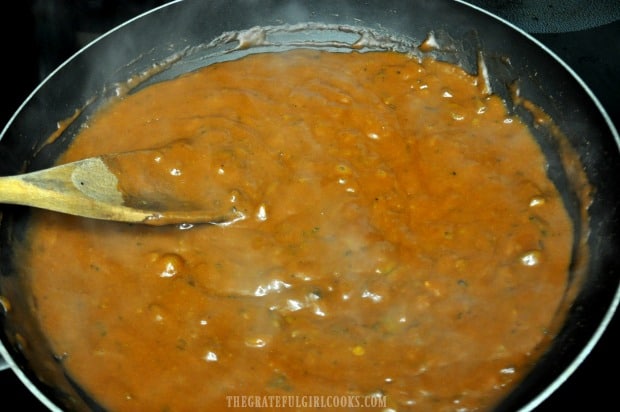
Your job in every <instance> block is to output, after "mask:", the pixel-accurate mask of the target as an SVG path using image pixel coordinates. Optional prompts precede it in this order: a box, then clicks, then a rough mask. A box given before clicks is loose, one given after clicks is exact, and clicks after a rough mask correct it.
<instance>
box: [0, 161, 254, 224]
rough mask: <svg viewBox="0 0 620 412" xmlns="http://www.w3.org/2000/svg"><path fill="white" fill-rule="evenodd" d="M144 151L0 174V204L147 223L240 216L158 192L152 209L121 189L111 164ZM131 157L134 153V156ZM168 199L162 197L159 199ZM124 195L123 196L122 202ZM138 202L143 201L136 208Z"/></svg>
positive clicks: (240, 216) (225, 219)
mask: <svg viewBox="0 0 620 412" xmlns="http://www.w3.org/2000/svg"><path fill="white" fill-rule="evenodd" d="M144 153H145V151H137V152H127V153H119V154H107V155H102V156H97V157H91V158H87V159H84V160H79V161H76V162H72V163H67V164H63V165H60V166H55V167H52V168H49V169H44V170H40V171H35V172H30V173H25V174H21V175H16V176H4V177H0V203H8V204H17V205H24V206H31V207H36V208H42V209H48V210H53V211H56V212H62V213H67V214H71V215H77V216H83V217H87V218H93V219H102V220H112V221H118V222H130V223H142V224H147V225H153V226H162V225H169V224H183V223H187V224H195V223H207V224H218V225H226V224H230V223H233V222H235V221H237V220H242V219H244V217H245V216H244V215H243V214H242V213H240V212H238V211H236V210H235V209H234V208H232V209H231V210H230V211H228V212H222V211H218V212H216V211H213V210H203V209H201V208H196V209H191V208H187V207H184V208H180V206H179V205H182V204H183V202H181V201H179V200H178V199H173V200H174V201H172V200H171V199H170V198H169V197H168V198H166V197H164V200H163V201H162V200H161V199H159V200H158V201H157V208H156V209H154V210H151V209H150V208H149V207H148V205H150V204H153V202H152V199H144V201H142V200H141V199H140V195H139V194H138V195H136V194H134V193H132V194H127V193H123V192H122V191H121V190H120V188H119V176H117V174H115V173H114V171H115V170H118V168H116V167H111V165H117V164H119V163H120V164H122V162H131V161H132V158H134V157H135V156H144ZM136 158H137V157H136ZM165 199H168V200H165ZM128 200H129V201H128ZM139 205H147V206H146V207H145V208H142V207H141V206H139Z"/></svg>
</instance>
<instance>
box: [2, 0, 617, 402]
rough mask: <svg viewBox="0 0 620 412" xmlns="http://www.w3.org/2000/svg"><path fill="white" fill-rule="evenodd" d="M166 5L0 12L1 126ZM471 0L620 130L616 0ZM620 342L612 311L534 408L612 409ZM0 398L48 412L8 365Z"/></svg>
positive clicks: (63, 4)
mask: <svg viewBox="0 0 620 412" xmlns="http://www.w3.org/2000/svg"><path fill="white" fill-rule="evenodd" d="M163 3H164V2H163V1H157V0H132V1H130V0H126V1H123V0H108V1H106V0H98V1H97V0H94V1H80V0H64V1H52V2H50V1H48V0H27V1H20V2H16V3H15V4H14V6H13V7H14V9H13V10H12V11H11V12H8V11H5V12H4V13H3V14H2V15H1V17H0V19H1V20H0V30H1V34H2V39H4V41H3V47H4V49H3V51H4V57H5V60H4V64H3V70H4V73H5V79H6V78H8V79H10V80H9V81H8V82H6V83H8V84H5V85H4V86H3V93H2V94H3V102H2V104H1V105H0V124H1V125H2V126H3V125H4V124H6V122H7V121H8V120H9V118H10V116H11V115H12V113H13V112H14V111H15V110H16V109H17V107H18V106H19V105H20V104H21V102H22V101H23V100H24V99H25V98H26V97H27V96H28V94H30V93H31V92H32V90H33V89H34V88H35V87H36V85H37V84H38V83H39V82H40V81H41V79H42V78H44V77H45V76H46V75H47V73H49V72H50V71H51V70H53V69H54V68H55V67H56V66H58V65H59V64H60V63H62V62H63V61H64V60H65V59H66V58H67V57H69V56H70V55H71V54H73V53H74V52H75V51H76V50H78V49H79V47H80V46H81V43H83V42H84V41H88V40H89V39H90V38H92V36H93V34H96V33H103V32H105V31H107V30H108V29H110V28H112V27H114V26H116V25H117V24H119V23H121V22H123V21H125V20H126V19H128V18H130V17H133V16H135V15H137V14H139V13H140V12H142V11H145V10H148V9H150V8H152V7H154V6H157V5H159V4H163ZM471 3H474V4H477V5H479V6H481V7H484V8H487V9H488V10H490V11H492V12H494V13H496V14H498V15H500V16H502V17H505V18H506V19H507V20H509V21H512V22H513V23H515V24H517V25H519V26H520V27H523V28H524V30H526V31H529V32H530V34H532V35H533V36H534V37H536V38H537V39H538V40H540V41H541V42H542V43H543V44H545V45H546V46H547V47H548V48H550V49H551V50H552V51H553V52H555V53H556V54H557V55H558V56H559V57H560V58H562V59H563V60H564V61H565V62H566V63H568V65H569V66H571V67H572V68H573V69H574V71H575V72H576V73H577V74H578V75H579V76H580V77H581V78H582V79H583V80H584V81H585V83H586V84H587V85H588V86H589V87H590V88H591V89H592V91H593V92H594V94H595V95H596V96H597V97H598V99H599V100H600V101H601V103H602V104H603V107H605V109H606V110H607V112H608V114H609V115H610V117H611V119H612V121H613V122H614V123H615V125H616V127H617V128H620V99H619V98H618V96H620V3H618V1H617V0H597V1H594V2H583V1H581V2H579V1H571V0H561V1H553V0H546V1H543V0H520V1H501V0H473V1H471ZM578 3H581V4H584V3H585V4H588V7H587V8H585V9H578V7H581V6H577V5H576V4H578ZM591 6H592V7H591ZM571 7H572V8H571ZM7 57H8V58H7ZM7 61H8V63H7ZM7 73H8V77H7ZM616 178H618V177H616ZM618 348H620V314H616V316H615V317H614V319H613V320H612V322H611V324H610V325H609V327H608V329H607V331H606V332H605V333H604V335H603V337H602V338H601V340H600V341H599V343H598V344H597V345H596V347H595V348H594V350H593V352H592V353H591V354H590V355H589V356H588V357H587V358H586V360H585V361H584V362H583V364H582V365H581V367H580V368H579V369H577V371H576V372H575V373H574V374H573V375H572V376H571V377H570V378H569V379H568V381H567V382H565V383H564V384H563V385H562V386H561V387H560V388H559V389H558V390H557V391H556V392H555V393H554V394H552V395H551V397H550V398H549V399H547V400H546V401H545V402H544V403H543V404H542V405H541V406H540V407H539V408H538V409H537V410H538V411H543V412H548V411H566V410H609V407H610V405H616V404H617V402H618V394H617V393H618V387H617V380H614V379H608V376H611V377H614V376H615V375H614V374H615V372H616V370H617V369H618V366H620V364H619V359H620V358H619V356H618ZM0 396H1V397H0V402H1V403H0V410H3V411H29V412H44V411H47V409H46V408H45V407H44V406H43V405H42V404H41V403H40V402H39V401H38V400H37V399H36V398H35V397H34V396H33V395H32V394H31V393H30V392H29V391H28V390H27V389H26V388H25V386H24V385H23V384H22V383H21V382H20V381H19V380H18V378H17V377H16V376H15V375H14V374H13V373H12V372H11V371H10V370H5V371H3V372H0ZM10 405H12V406H10Z"/></svg>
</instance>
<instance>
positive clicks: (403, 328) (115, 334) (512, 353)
mask: <svg viewBox="0 0 620 412" xmlns="http://www.w3.org/2000/svg"><path fill="white" fill-rule="evenodd" d="M481 89H482V87H481V85H480V84H479V81H478V79H477V78H476V77H474V76H471V75H469V74H467V73H465V72H464V71H463V70H462V69H460V68H458V67H457V66H454V65H451V64H448V63H442V62H438V61H435V60H432V59H425V60H421V61H419V60H417V59H414V58H411V57H409V56H407V55H404V54H400V53H396V52H367V53H360V52H351V53H330V52H324V51H312V50H292V51H287V52H281V53H262V54H254V55H249V56H247V57H244V58H242V59H239V60H236V61H230V62H223V63H217V64H213V65H211V66H208V67H205V68H202V69H199V70H197V71H195V72H192V73H188V74H185V75H183V76H181V77H179V78H176V79H173V80H170V81H165V82H161V83H158V84H154V85H151V86H149V87H147V88H144V89H143V90H140V91H138V92H136V93H134V94H131V95H128V96H126V97H124V98H123V99H120V100H118V101H115V102H112V103H110V104H109V105H108V106H106V107H105V108H104V109H102V110H101V111H100V112H99V113H97V114H96V115H95V116H93V118H92V119H91V120H90V121H89V124H88V127H86V128H84V129H83V130H82V131H81V133H80V134H79V135H78V136H77V138H76V139H75V141H74V142H73V143H72V145H71V146H70V147H69V149H68V150H67V152H66V153H65V154H64V156H63V157H62V159H61V162H66V161H72V160H78V159H80V158H84V157H89V156H94V155H100V154H103V153H111V152H119V151H128V150H139V149H149V148H159V149H161V150H160V151H159V153H158V154H157V155H155V156H152V157H150V158H145V159H144V161H141V162H137V163H135V164H134V165H131V166H133V167H130V166H127V167H126V168H125V169H124V173H125V174H126V175H125V177H128V179H123V182H124V183H123V184H126V185H134V186H136V187H139V186H140V180H141V179H144V178H145V177H144V176H147V177H146V178H148V179H155V178H156V179H161V181H162V185H165V187H167V188H169V189H170V188H172V189H171V190H173V192H172V194H170V195H174V196H178V198H180V199H184V200H186V201H188V202H193V203H195V202H204V204H207V205H211V206H213V205H215V206H218V207H221V206H222V205H224V206H225V207H227V208H231V209H232V208H234V209H235V210H236V211H238V212H240V213H241V214H242V215H243V216H244V218H243V219H240V220H238V221H235V222H234V223H232V224H230V225H226V226H213V225H195V226H192V225H180V226H164V227H145V226H141V225H129V224H120V223H118V224H117V223H110V222H101V221H93V220H88V219H83V218H78V217H74V216H66V215H61V214H55V213H52V212H45V211H36V212H35V213H34V214H33V218H32V222H31V224H30V228H29V232H28V241H27V243H26V244H25V245H24V246H23V248H22V250H21V251H20V252H19V253H21V254H22V258H21V259H23V260H20V261H24V262H27V267H28V270H27V272H28V274H27V275H25V276H28V278H27V279H28V282H29V287H30V288H31V290H32V294H33V295H34V297H35V300H36V315H37V317H38V320H39V321H40V324H41V325H42V329H43V331H44V332H45V334H46V336H47V337H48V339H49V342H50V345H51V347H52V349H53V351H54V353H55V354H56V357H57V358H58V359H61V360H62V363H63V365H64V367H65V368H66V370H67V373H68V374H69V375H70V376H71V377H72V379H74V380H75V381H76V382H78V383H79V384H80V385H81V386H82V388H83V389H84V390H85V391H86V392H87V393H88V394H90V395H91V396H92V397H93V398H94V399H95V400H96V401H97V402H98V403H99V404H100V405H101V406H102V407H104V408H105V409H106V410H110V411H144V410H153V411H196V410H211V411H217V410H228V409H230V408H231V407H234V406H235V405H237V406H238V405H240V404H241V403H242V402H246V404H247V402H248V400H250V401H252V402H255V406H256V402H258V401H259V400H262V401H263V402H276V401H277V402H280V405H282V402H286V406H287V407H286V408H282V407H280V408H278V409H291V410H292V409H300V407H303V408H301V409H303V410H311V409H313V408H314V407H317V406H321V405H317V404H313V403H312V402H310V401H312V400H316V399H319V400H320V401H321V402H324V403H325V402H329V401H330V400H333V399H334V398H335V397H343V396H347V395H348V396H351V398H347V399H350V400H352V401H353V402H357V405H358V406H359V404H360V403H361V404H363V405H369V402H372V406H374V407H375V410H394V411H405V410H415V411H452V410H460V411H469V410H485V409H490V408H492V407H493V406H494V405H496V404H497V402H498V401H500V400H501V399H502V398H503V397H504V396H506V395H507V393H508V392H509V391H510V390H511V389H512V388H513V387H514V386H515V385H516V384H518V382H519V381H520V380H521V379H522V378H523V376H524V374H525V373H527V371H528V370H529V368H530V367H531V366H532V365H533V363H534V362H535V361H536V359H537V358H538V356H540V354H541V353H542V352H543V351H544V349H545V348H546V347H547V345H548V343H549V341H550V339H551V338H552V337H553V333H554V332H555V331H554V329H553V328H552V325H553V324H555V321H556V320H557V317H558V316H562V314H561V313H558V312H557V310H558V308H560V307H561V302H562V300H563V298H564V292H565V290H566V285H567V281H568V270H569V264H570V260H571V245H572V242H573V226H572V223H571V220H570V219H569V217H568V215H567V212H566V211H565V209H564V205H563V203H562V200H561V198H560V195H559V193H558V192H557V190H556V188H555V186H554V185H553V183H552V182H551V181H550V180H549V179H548V177H547V175H546V171H545V165H546V161H545V158H544V156H543V154H542V153H541V150H540V148H539V146H538V144H537V143H536V141H535V140H534V138H533V137H532V135H531V134H530V132H529V130H528V128H527V127H526V126H525V125H524V124H523V123H522V122H521V121H520V120H519V119H518V118H517V117H514V116H512V115H510V114H508V112H507V110H506V108H505V106H504V104H503V102H502V101H501V100H500V99H499V98H498V97H497V96H493V95H488V94H486V93H484V91H482V90H481ZM145 173H146V174H145ZM129 189H130V187H129V186H128V187H127V190H129ZM315 395H316V396H317V398H314V397H313V396H315ZM304 402H305V403H304ZM274 405H275V403H274ZM323 406H325V405H323ZM348 406H355V405H348ZM317 409H320V408H317ZM323 410H325V409H324V408H323Z"/></svg>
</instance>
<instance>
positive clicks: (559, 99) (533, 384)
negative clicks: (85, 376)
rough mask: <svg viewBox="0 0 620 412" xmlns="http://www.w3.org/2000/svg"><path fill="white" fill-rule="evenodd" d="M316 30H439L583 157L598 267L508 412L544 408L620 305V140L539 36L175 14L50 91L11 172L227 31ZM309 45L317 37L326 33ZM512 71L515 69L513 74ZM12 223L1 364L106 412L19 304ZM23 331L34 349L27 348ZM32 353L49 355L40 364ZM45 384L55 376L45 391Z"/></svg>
mask: <svg viewBox="0 0 620 412" xmlns="http://www.w3.org/2000/svg"><path fill="white" fill-rule="evenodd" d="M307 21H314V22H319V21H320V22H323V23H335V24H343V25H353V26H358V25H364V26H366V27H370V28H372V29H374V30H376V31H378V32H381V33H383V32H388V33H394V34H396V35H398V36H405V37H407V38H409V39H412V40H413V43H414V45H415V44H418V43H419V42H421V41H422V40H424V39H425V38H426V37H427V35H428V33H429V32H431V31H434V32H436V33H438V34H441V38H442V39H443V41H446V42H453V43H454V44H456V45H457V46H458V47H457V48H459V49H461V50H462V51H463V52H462V55H460V56H458V58H457V59H456V60H457V61H459V62H461V63H463V64H464V65H465V67H466V68H467V69H468V70H470V71H475V70H477V67H478V66H477V64H476V63H477V62H476V59H475V53H472V50H477V49H479V50H481V51H482V52H483V55H484V56H485V58H486V59H487V61H488V62H489V68H490V73H491V78H492V80H493V81H492V85H493V87H494V89H495V90H496V91H497V92H498V93H500V94H503V95H504V96H505V97H506V98H507V100H508V101H510V96H509V94H508V93H505V90H504V89H505V87H504V86H505V85H506V84H507V83H511V82H512V81H514V80H517V79H518V83H519V86H520V88H521V90H522V94H523V95H524V96H525V97H526V98H527V99H529V100H531V101H533V102H534V103H536V104H537V105H538V106H540V107H542V108H543V109H544V110H545V111H546V112H548V113H549V114H551V115H552V116H553V118H554V120H555V121H556V123H557V125H558V126H559V127H560V129H561V130H562V132H563V133H564V134H565V135H566V137H567V139H568V141H569V142H570V143H571V145H572V146H573V147H574V148H575V150H577V152H578V153H579V155H580V159H581V161H582V162H583V164H584V166H585V169H586V172H587V176H588V179H589V180H590V182H591V183H592V185H593V186H594V188H595V196H594V202H593V204H592V206H591V208H590V222H589V228H590V230H591V235H590V237H589V242H588V246H589V252H590V256H591V258H590V260H589V263H588V267H587V278H586V282H585V284H584V287H583V289H582V291H581V293H580V294H579V296H578V297H577V300H576V301H575V302H574V304H573V305H572V308H571V311H570V316H569V318H568V321H567V322H566V324H565V326H564V328H563V329H562V330H561V332H560V334H559V335H558V337H557V338H556V340H555V342H554V344H553V346H552V348H551V350H550V351H549V353H548V354H547V355H546V356H545V357H544V358H543V359H542V360H541V362H540V363H539V364H538V365H537V366H536V367H535V368H534V370H533V371H532V373H531V374H530V375H529V376H528V377H527V379H526V380H525V381H524V382H523V383H522V384H521V385H520V386H519V387H518V388H517V389H516V390H515V392H514V393H513V394H511V396H509V397H508V398H507V399H506V400H505V402H504V403H503V404H502V405H500V406H499V407H498V410H518V409H525V410H529V409H532V408H535V407H536V406H537V405H539V404H540V403H541V402H542V401H543V400H544V399H545V398H547V397H548V396H550V395H551V394H552V393H553V392H554V391H555V390H556V389H557V388H558V387H559V386H561V384H562V383H563V382H564V381H565V380H566V379H567V378H568V377H569V376H570V375H571V374H572V373H573V372H574V370H575V369H576V368H578V367H579V366H580V364H581V363H582V361H583V360H584V358H585V357H586V356H587V354H588V353H589V352H590V351H591V349H592V347H593V346H594V345H595V344H596V342H597V341H598V339H599V338H600V335H601V334H602V333H603V332H604V331H605V329H606V328H607V326H608V324H609V322H610V319H611V317H612V316H613V314H614V312H615V309H616V306H617V304H618V299H619V296H620V294H619V278H620V263H619V262H618V261H617V260H616V259H615V254H617V253H618V251H620V222H619V220H620V212H619V211H618V207H619V205H620V192H619V189H617V188H616V187H615V182H614V179H615V178H616V177H618V176H620V155H619V152H618V146H619V144H620V142H619V140H620V139H619V138H618V134H617V132H616V131H615V129H614V127H613V125H612V123H611V122H610V120H609V117H608V115H607V114H606V113H605V111H604V109H603V108H602V107H601V105H600V103H599V102H598V100H597V99H596V98H595V97H594V96H593V95H592V93H591V91H590V90H589V89H588V87H587V86H586V85H585V84H584V83H583V82H582V81H581V80H580V79H579V78H577V76H576V75H575V74H574V73H573V72H572V70H571V69H570V68H568V67H567V66H566V65H565V64H563V63H562V62H560V61H559V60H558V59H557V58H556V57H555V56H553V55H552V54H550V53H549V52H548V50H546V49H545V48H544V47H543V46H542V45H541V44H539V43H537V42H536V41H534V40H533V39H532V38H531V37H529V36H527V35H526V34H524V33H523V32H521V31H519V30H517V29H515V28H514V27H511V26H510V25H508V24H506V23H505V22H503V21H500V20H498V19H496V18H495V17H493V16H490V15H488V14H486V13H485V12H483V11H481V10H478V9H476V8H472V7H470V6H468V5H466V4H462V3H460V2H453V1H438V0H429V1H348V2H332V1H306V2H290V1H289V2H284V1H251V0H245V1H210V2H201V1H190V0H186V1H183V2H174V3H171V4H170V5H168V6H166V7H163V8H161V9H157V10H154V11H153V12H151V13H148V14H146V15H144V16H141V17H140V18H137V19H134V20H132V21H130V22H128V23H127V24H125V25H123V26H121V27H119V28H117V29H115V30H113V31H112V32H110V33H108V34H107V35H105V36H104V37H102V38H100V39H99V40H98V41H96V42H95V43H92V44H90V45H89V46H88V47H86V48H85V49H83V50H82V51H80V52H79V53H78V54H76V55H74V56H73V57H72V58H71V59H69V60H67V61H66V62H65V63H64V64H63V65H62V66H61V67H59V69H58V70H56V71H55V72H54V73H52V75H51V76H50V77H48V78H47V79H46V80H44V81H43V82H42V83H41V84H40V85H39V87H38V88H37V89H36V90H35V92H34V93H33V94H32V95H31V96H30V97H29V98H28V99H27V100H26V101H25V102H24V104H23V105H22V106H21V107H20V108H19V109H18V110H17V111H16V112H15V114H14V116H13V117H12V118H11V119H10V121H9V123H8V124H7V125H6V127H5V129H4V130H3V132H2V139H1V140H0V159H2V160H1V162H0V172H2V173H3V174H10V173H16V172H18V171H22V170H25V169H29V168H34V167H39V166H42V165H48V164H50V163H51V162H53V160H54V158H55V157H56V156H57V155H58V153H60V152H61V151H62V149H63V147H65V145H66V144H68V143H69V142H70V140H71V137H72V135H73V133H75V128H69V129H68V130H67V132H66V133H65V134H64V135H63V136H62V138H61V139H59V141H58V143H57V144H55V145H54V146H52V147H48V148H47V149H45V150H43V151H41V152H39V153H38V155H37V156H33V154H34V149H35V148H37V147H38V146H40V144H41V143H42V141H43V140H45V139H46V138H47V136H49V135H50V134H51V133H52V132H53V131H54V129H55V127H56V122H57V121H58V120H62V119H66V118H68V117H70V116H71V115H73V114H74V110H75V109H76V108H79V107H82V106H83V105H84V104H85V103H86V102H87V101H89V99H90V98H91V97H93V96H104V95H105V94H106V93H108V92H109V91H110V87H111V85H112V84H113V83H114V82H116V81H121V80H124V79H126V78H127V77H128V76H129V75H132V74H135V73H136V71H140V70H142V69H144V68H146V67H149V66H151V64H152V63H153V62H155V61H160V60H161V59H162V58H164V57H167V56H169V55H170V54H171V53H172V52H173V51H178V50H182V49H184V48H185V47H187V46H195V45H198V44H203V43H205V42H209V41H210V40H211V39H213V38H214V37H216V36H218V35H219V34H221V33H222V32H226V31H231V30H240V29H246V28H250V27H253V26H259V25H260V26H265V25H281V24H285V23H297V22H307ZM302 34H304V33H303V32H302ZM307 35H308V36H309V37H312V36H314V35H316V33H307ZM345 37H347V36H345ZM347 38H348V37H347ZM446 44H447V43H446ZM440 54H441V55H440V56H439V57H440V58H445V59H448V60H452V59H454V55H453V54H451V53H443V54H442V53H440ZM192 56H193V57H191V58H188V59H187V61H186V62H182V64H180V65H177V66H175V67H174V68H173V69H172V70H169V71H167V72H165V73H164V76H162V77H160V78H158V79H161V78H164V77H166V76H171V75H174V74H175V73H178V72H182V71H185V70H189V69H192V68H194V67H197V66H199V65H201V64H204V62H205V61H206V60H208V59H203V58H202V57H200V54H198V55H192ZM196 56H198V58H197V57H196ZM506 61H509V62H510V64H509V65H506V64H504V63H505V62H506ZM129 62H131V64H129V65H127V64H128V63H129ZM502 62H504V63H502ZM158 79H156V80H158ZM106 88H107V89H106ZM97 102H98V100H96V101H95V103H93V105H92V107H95V106H96V104H97ZM515 110H517V111H518V110H519V108H518V107H516V108H515ZM525 115H526V116H527V114H526V113H525ZM79 120H80V119H78V120H77V121H76V125H77V124H79ZM535 132H536V134H537V137H539V138H540V139H541V142H542V144H543V145H544V144H546V143H545V142H548V140H547V137H548V136H546V133H545V131H544V130H543V131H541V130H535ZM552 146H553V145H551V146H549V149H548V150H552ZM550 157H551V161H550V163H551V165H552V167H551V172H550V173H552V174H554V176H555V179H556V181H557V182H558V184H559V186H560V189H561V190H562V191H563V192H564V193H565V196H566V200H567V203H569V206H570V205H572V206H570V207H572V208H574V209H575V210H576V209H577V207H578V204H577V203H578V202H579V199H578V198H577V197H576V196H575V195H574V193H573V190H572V187H571V182H569V181H567V180H566V178H565V174H564V173H563V171H562V170H561V167H560V166H559V165H558V162H557V159H556V156H555V155H554V154H553V153H550ZM554 159H555V160H554ZM575 202H576V203H575ZM570 207H569V208H570ZM2 212H3V218H2V222H1V223H0V236H1V239H2V243H0V253H1V255H0V259H1V262H0V265H1V266H0V270H1V272H0V273H1V278H0V295H5V296H7V297H8V298H9V300H10V301H11V302H12V305H11V306H12V310H11V311H10V312H8V313H6V314H4V315H3V316H2V317H1V318H0V321H1V326H2V327H1V328H0V340H1V342H2V347H1V348H0V350H1V351H2V352H1V353H2V354H3V355H4V357H5V359H6V360H7V361H8V362H9V363H10V364H11V366H12V368H13V370H14V372H15V373H16V374H17V376H18V377H19V378H20V379H21V380H22V381H23V383H24V385H25V386H26V387H27V388H28V389H29V390H30V391H32V393H33V394H34V395H35V396H36V397H37V398H38V399H39V400H40V401H41V403H42V404H43V405H46V406H47V407H48V408H49V409H52V410H56V409H72V408H76V409H77V408H80V407H82V408H90V409H94V410H97V409H98V406H97V405H96V402H94V401H93V400H92V399H90V398H89V397H88V394H84V393H82V391H81V390H80V389H79V385H78V384H77V383H75V382H73V381H71V379H70V377H68V376H67V375H66V374H65V373H64V371H63V370H62V365H61V363H60V362H59V361H58V360H56V359H54V358H53V357H51V356H50V355H49V352H48V350H47V347H46V344H45V340H44V339H43V338H42V337H41V336H39V335H38V331H37V328H36V324H35V323H34V322H32V320H31V317H30V314H29V310H28V296H27V295H21V294H19V293H15V294H12V295H11V294H9V293H8V292H9V288H8V287H7V285H9V284H10V283H11V282H12V278H14V277H15V276H17V275H16V274H15V273H14V271H13V270H12V262H11V254H10V246H11V239H12V238H15V237H19V236H20V234H21V232H22V230H23V226H24V224H25V223H26V222H27V216H28V213H27V210H22V209H20V208H8V207H5V208H3V209H2ZM16 331H17V332H20V333H21V335H22V336H23V340H22V339H18V340H16V339H15V333H16ZM23 342H27V344H28V349H22V347H23ZM32 352H36V353H38V356H35V357H30V356H28V354H29V353H32ZM40 376H46V378H45V383H43V382H42V381H41V378H40Z"/></svg>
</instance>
